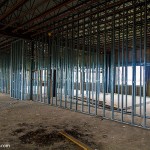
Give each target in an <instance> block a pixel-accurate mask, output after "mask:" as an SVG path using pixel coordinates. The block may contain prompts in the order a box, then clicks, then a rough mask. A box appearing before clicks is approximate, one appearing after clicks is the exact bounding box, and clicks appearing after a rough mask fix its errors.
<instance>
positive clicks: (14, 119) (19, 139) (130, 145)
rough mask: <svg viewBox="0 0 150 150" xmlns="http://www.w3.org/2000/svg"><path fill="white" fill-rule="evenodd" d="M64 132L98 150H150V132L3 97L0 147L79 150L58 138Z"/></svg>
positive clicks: (14, 149) (0, 115)
mask: <svg viewBox="0 0 150 150" xmlns="http://www.w3.org/2000/svg"><path fill="white" fill-rule="evenodd" d="M62 130H65V131H66V132H69V133H70V134H71V135H72V136H75V137H76V138H77V139H79V140H80V141H82V142H83V143H85V144H87V145H88V146H90V147H91V148H92V149H97V150H149V147H150V142H149V139H150V131H149V130H146V129H142V128H137V127H133V126H130V125H125V124H121V123H117V122H114V121H110V120H104V119H102V118H100V117H93V116H89V115H85V114H81V113H77V112H73V111H70V110H64V109H61V108H57V107H53V106H48V105H45V104H41V103H36V102H33V101H18V100H13V99H11V98H9V96H8V95H5V94H0V146H1V145H3V144H9V145H10V148H9V149H12V150H20V149H22V150H51V149H52V150H53V149H55V150H56V149H57V150H61V149H62V150H63V149H64V150H66V149H71V150H74V149H80V148H79V147H77V146H76V145H74V144H72V143H71V142H69V141H68V140H66V139H65V138H62V137H60V136H58V132H59V131H62ZM1 149H4V148H2V147H0V150H1Z"/></svg>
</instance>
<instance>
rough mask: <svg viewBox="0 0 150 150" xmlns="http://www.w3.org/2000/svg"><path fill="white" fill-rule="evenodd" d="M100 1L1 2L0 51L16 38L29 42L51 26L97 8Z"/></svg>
mask: <svg viewBox="0 0 150 150" xmlns="http://www.w3.org/2000/svg"><path fill="white" fill-rule="evenodd" d="M98 3H99V0H89V1H87V0H1V2H0V49H1V50H2V49H3V48H5V49H6V47H8V48H9V47H10V42H11V41H13V40H14V39H15V38H24V39H31V38H33V37H34V36H35V35H36V34H37V33H41V31H44V32H47V30H49V28H51V29H52V28H53V24H54V22H55V23H56V22H60V20H64V19H67V18H68V17H69V16H72V15H73V14H78V13H79V12H81V11H82V12H83V11H84V10H85V9H87V8H89V7H91V6H93V5H97V4H98Z"/></svg>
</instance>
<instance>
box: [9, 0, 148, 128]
mask: <svg viewBox="0 0 150 150" xmlns="http://www.w3.org/2000/svg"><path fill="white" fill-rule="evenodd" d="M47 28H48V29H49V32H48V33H47V29H46V30H45V29H44V28H43V29H41V32H40V33H37V34H39V35H37V36H34V38H33V40H32V42H31V41H30V42H29V41H24V40H18V41H15V42H13V43H12V51H11V72H10V81H11V88H10V89H11V90H10V93H11V97H13V98H17V99H32V100H34V101H37V102H42V103H46V104H50V105H52V106H57V107H61V108H64V109H69V110H73V111H77V112H81V113H85V114H89V115H94V116H99V117H102V118H105V119H111V120H114V121H119V122H121V123H126V124H131V125H133V126H139V127H143V128H150V45H149V43H150V40H149V39H150V30H149V29H150V2H149V1H148V0H134V1H131V0H124V1H120V0H114V1H105V2H101V5H96V6H95V5H94V6H92V5H91V6H90V8H88V9H87V10H86V11H83V10H80V11H79V13H78V14H72V15H70V16H69V17H67V18H63V20H61V21H59V22H57V21H54V22H53V23H52V24H50V26H48V27H47Z"/></svg>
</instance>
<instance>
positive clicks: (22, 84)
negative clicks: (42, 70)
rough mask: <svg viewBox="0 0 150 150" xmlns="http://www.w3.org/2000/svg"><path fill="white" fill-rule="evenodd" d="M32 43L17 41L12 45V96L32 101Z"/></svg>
mask: <svg viewBox="0 0 150 150" xmlns="http://www.w3.org/2000/svg"><path fill="white" fill-rule="evenodd" d="M31 48H32V47H31V42H27V41H24V40H17V41H15V42H13V43H12V45H11V66H10V87H11V90H10V96H11V97H12V98H15V99H21V100H24V99H30V93H31V61H32V59H31V57H32V53H31Z"/></svg>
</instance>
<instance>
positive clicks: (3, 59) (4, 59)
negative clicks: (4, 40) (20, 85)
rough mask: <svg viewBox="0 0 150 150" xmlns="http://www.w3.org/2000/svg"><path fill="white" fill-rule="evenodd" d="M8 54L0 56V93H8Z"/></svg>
mask: <svg viewBox="0 0 150 150" xmlns="http://www.w3.org/2000/svg"><path fill="white" fill-rule="evenodd" d="M9 75H10V54H9V53H2V54H0V92H1V93H7V94H9V93H10V76H9Z"/></svg>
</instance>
